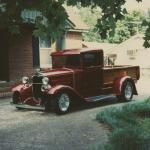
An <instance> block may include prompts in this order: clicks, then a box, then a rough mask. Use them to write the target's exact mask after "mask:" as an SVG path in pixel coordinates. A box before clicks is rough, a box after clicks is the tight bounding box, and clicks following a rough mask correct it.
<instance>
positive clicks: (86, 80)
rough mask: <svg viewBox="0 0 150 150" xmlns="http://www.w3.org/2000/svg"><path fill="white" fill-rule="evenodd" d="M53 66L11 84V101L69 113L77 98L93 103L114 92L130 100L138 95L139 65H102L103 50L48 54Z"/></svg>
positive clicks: (17, 104)
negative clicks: (12, 86)
mask: <svg viewBox="0 0 150 150" xmlns="http://www.w3.org/2000/svg"><path fill="white" fill-rule="evenodd" d="M51 56H52V69H47V70H43V71H39V72H37V73H36V74H35V75H33V76H32V77H30V78H29V77H23V78H22V84H20V85H18V86H16V87H14V88H13V89H12V91H13V98H12V103H13V104H14V105H15V106H16V107H18V108H21V107H23V108H26V107H27V108H30V107H31V108H32V107H34V108H35V107H36V108H40V109H41V108H43V109H44V110H46V111H47V110H53V111H55V112H56V113H58V114H64V113H66V112H68V111H69V110H70V108H71V106H72V104H73V103H74V102H75V101H77V100H83V101H87V102H95V101H99V100H102V99H104V98H106V97H110V96H112V95H116V96H117V98H118V99H119V100H125V101H130V100H131V99H132V97H133V95H137V90H136V86H135V83H136V82H137V80H139V77H140V72H139V66H127V65H124V66H105V67H104V59H103V50H97V49H93V50H91V49H87V48H86V49H73V50H64V51H58V52H54V53H52V54H51Z"/></svg>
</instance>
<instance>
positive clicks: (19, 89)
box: [12, 84, 33, 101]
mask: <svg viewBox="0 0 150 150" xmlns="http://www.w3.org/2000/svg"><path fill="white" fill-rule="evenodd" d="M12 92H13V94H14V93H19V94H20V96H21V98H22V100H23V101H24V100H25V99H27V98H29V97H32V96H33V94H32V85H30V84H27V85H24V84H20V85H18V86H16V87H13V88H12Z"/></svg>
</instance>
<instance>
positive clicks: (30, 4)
mask: <svg viewBox="0 0 150 150" xmlns="http://www.w3.org/2000/svg"><path fill="white" fill-rule="evenodd" d="M63 3H64V0H58V1H53V0H44V1H42V0H36V1H35V0H31V1H20V0H11V1H10V0H5V3H2V2H1V4H0V5H1V7H0V20H3V21H1V22H0V28H9V29H10V30H11V31H12V32H13V33H18V32H19V28H18V27H20V25H21V24H22V22H23V21H24V20H23V18H22V17H21V13H22V11H23V10H33V11H38V12H40V14H39V15H38V16H36V18H35V27H36V30H35V31H34V35H36V36H43V37H45V36H47V35H48V36H50V37H53V38H56V37H57V36H59V35H60V34H62V33H63V32H64V28H65V23H66V19H67V18H68V15H67V13H66V11H65V9H64V7H63V6H62V4H63Z"/></svg>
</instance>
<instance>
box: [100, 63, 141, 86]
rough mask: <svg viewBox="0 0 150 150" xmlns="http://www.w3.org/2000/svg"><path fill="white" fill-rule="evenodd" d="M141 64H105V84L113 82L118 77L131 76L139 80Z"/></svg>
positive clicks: (103, 71) (103, 74)
mask: <svg viewBox="0 0 150 150" xmlns="http://www.w3.org/2000/svg"><path fill="white" fill-rule="evenodd" d="M139 70H140V69H139V66H129V65H124V66H105V67H103V68H102V76H103V86H104V87H106V86H107V85H110V84H113V82H114V80H115V79H116V78H120V77H123V76H130V77H131V78H132V79H133V80H135V81H136V80H139V78H140V71H139Z"/></svg>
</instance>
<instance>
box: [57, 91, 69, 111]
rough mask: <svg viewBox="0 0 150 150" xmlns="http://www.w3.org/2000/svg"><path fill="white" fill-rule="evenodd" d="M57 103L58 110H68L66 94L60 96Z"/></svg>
mask: <svg viewBox="0 0 150 150" xmlns="http://www.w3.org/2000/svg"><path fill="white" fill-rule="evenodd" d="M58 102H59V108H60V110H61V111H63V112H65V111H67V110H68V108H69V106H70V99H69V96H68V94H66V93H63V94H61V95H60V97H59V101H58Z"/></svg>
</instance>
